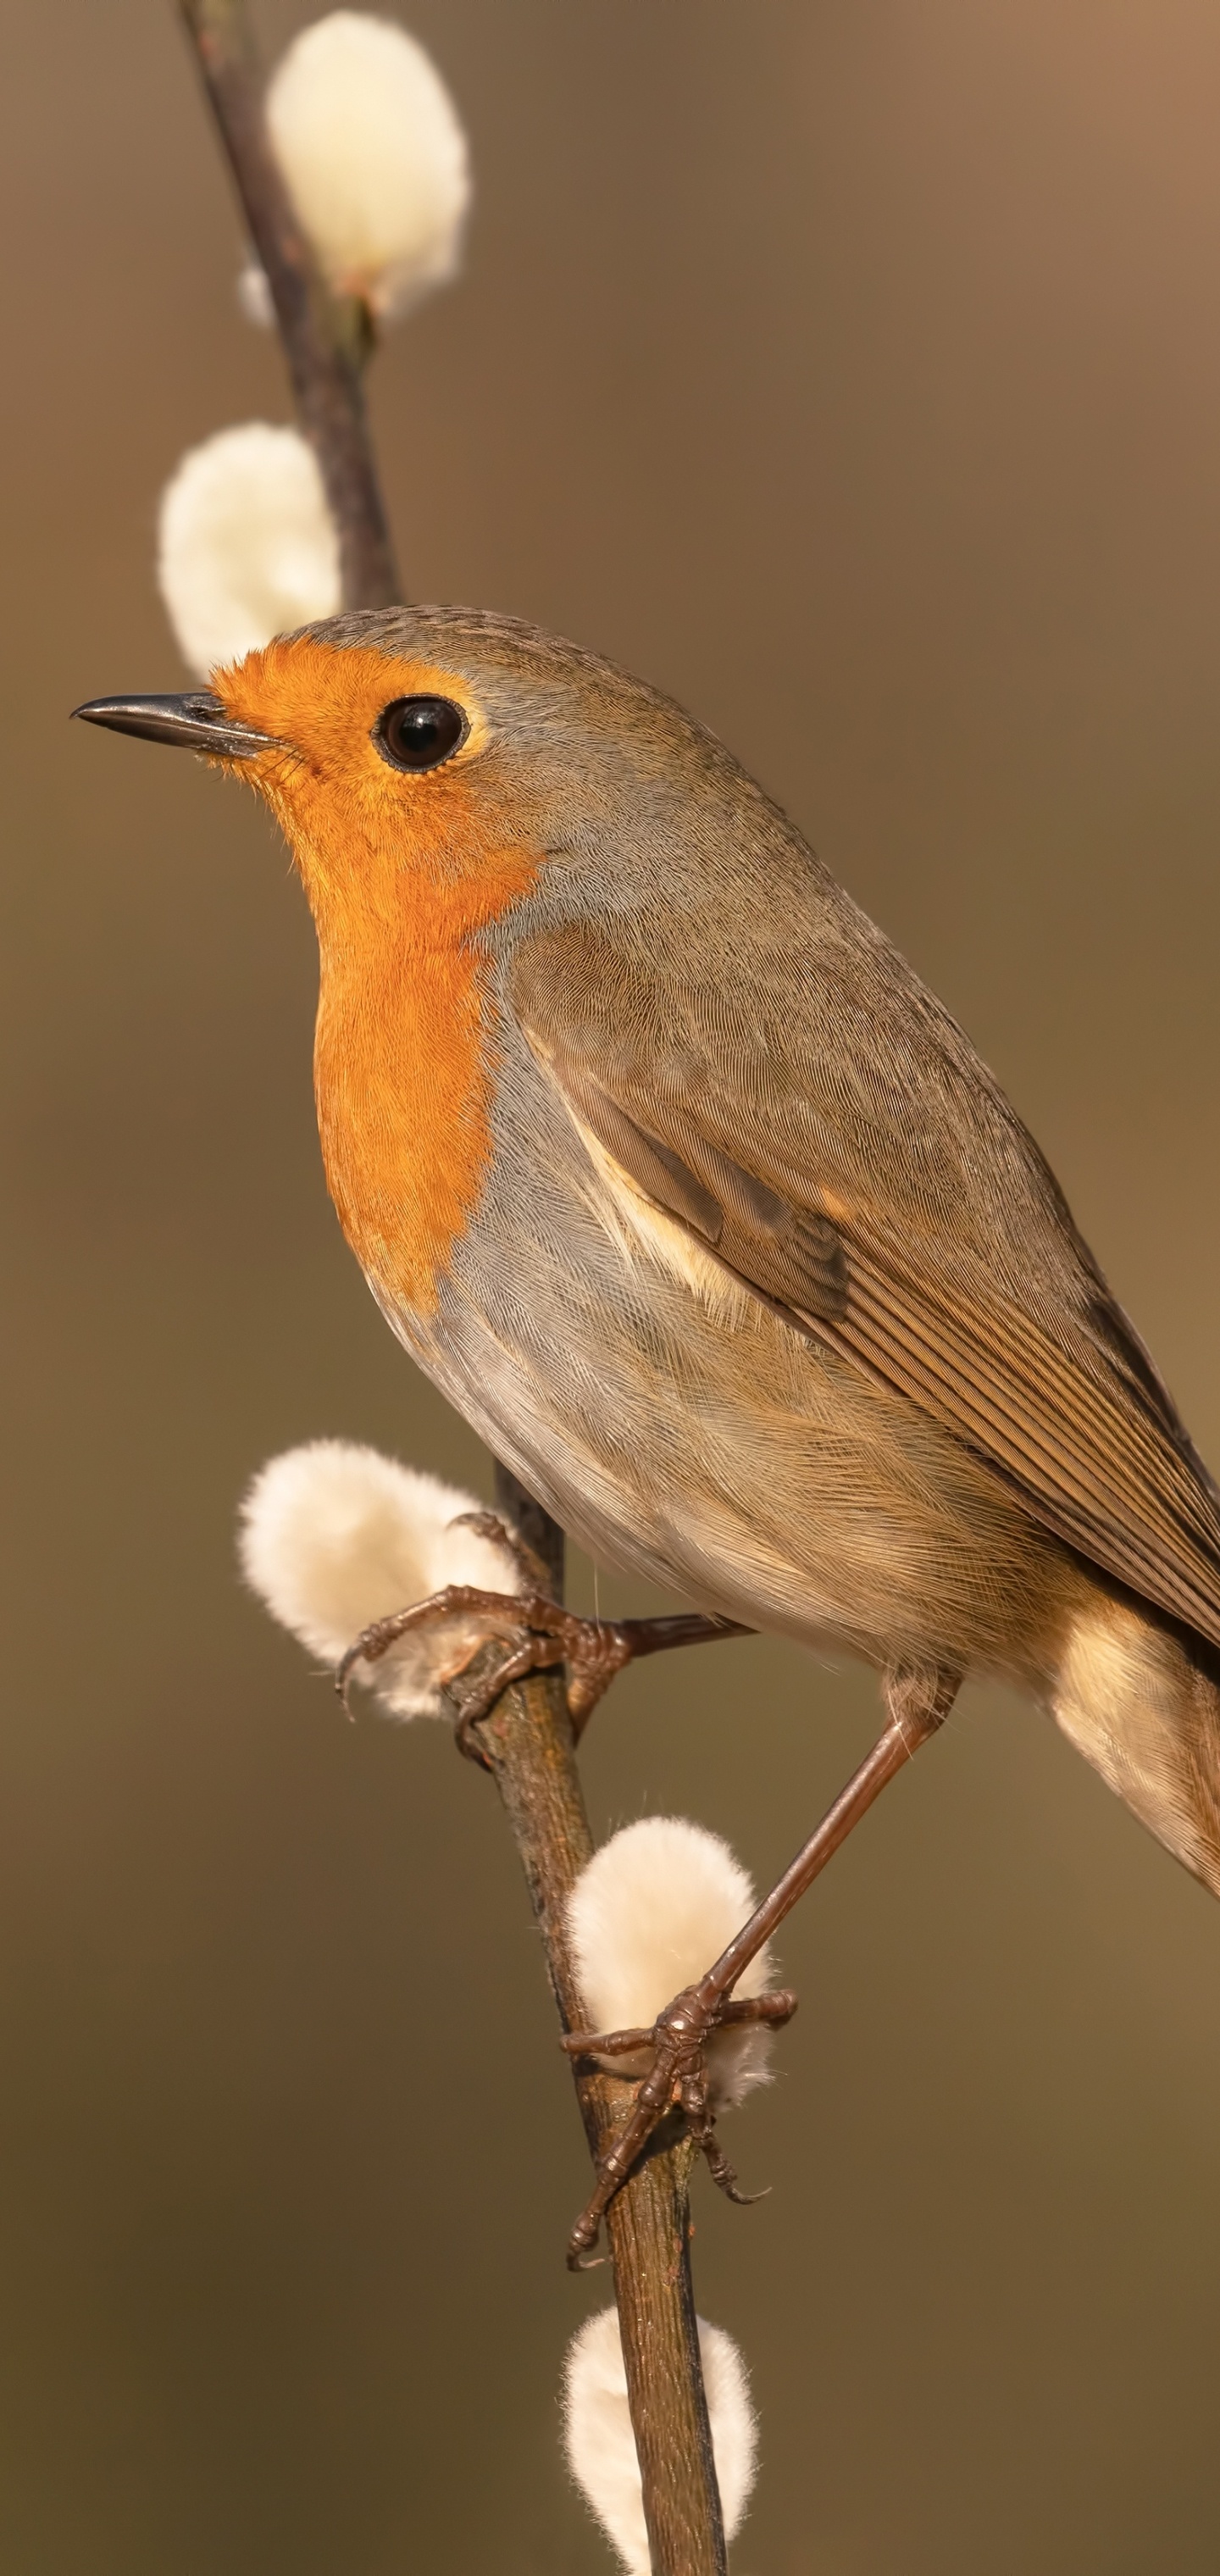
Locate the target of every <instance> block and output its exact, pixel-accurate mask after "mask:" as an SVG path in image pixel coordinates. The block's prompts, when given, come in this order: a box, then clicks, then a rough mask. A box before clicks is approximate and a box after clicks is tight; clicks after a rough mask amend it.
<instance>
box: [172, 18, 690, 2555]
mask: <svg viewBox="0 0 1220 2576" xmlns="http://www.w3.org/2000/svg"><path fill="white" fill-rule="evenodd" d="M179 6H180V8H181V11H182V15H183V18H184V19H185V22H186V26H187V29H188V32H189V35H190V38H191V42H192V44H193V46H194V49H195V52H196V55H197V57H198V60H199V64H200V68H201V71H202V74H203V79H204V83H205V86H206V89H207V93H208V97H209V100H210V102H211V107H212V112H213V114H214V116H215V119H216V123H217V126H218V127H219V130H220V135H221V139H222V141H223V144H224V148H225V151H226V153H227V155H228V159H229V162H230V164H231V166H232V170H233V174H234V177H235V179H236V182H237V190H238V195H239V196H240V198H241V202H242V206H243V209H244V212H245V216H246V221H247V224H248V226H249V229H250V235H251V239H252V241H253V244H254V248H255V250H256V251H257V253H258V256H259V258H260V260H261V262H262V265H263V268H264V269H265V271H266V274H267V280H268V284H269V286H270V289H271V295H272V300H273V303H274V306H275V313H276V320H277V323H278V326H279V333H280V338H281V341H282V343H283V347H284V353H285V356H286V358H287V361H288V369H289V373H290V375H291V378H292V386H293V392H294V395H295V398H296V405H297V412H298V415H299V418H300V422H301V427H302V429H303V430H304V432H305V434H306V436H307V437H308V439H309V441H310V443H311V445H312V447H313V450H314V453H315V455H316V456H317V459H318V463H319V466H320V469H321V473H322V479H323V482H324V485H325V488H326V495H327V500H328V502H329V504H330V509H331V512H332V515H333V517H334V520H335V524H336V527H337V528H338V531H339V542H340V560H341V564H342V577H343V599H344V605H345V607H348V608H382V607H386V606H389V605H391V604H392V603H393V602H394V601H395V600H398V599H400V598H401V597H402V591H401V589H400V587H399V582H398V575H397V573H396V571H395V566H394V557H393V551H392V548H391V544H390V537H389V531H388V527H387V524H386V517H385V511H384V508H383V505H382V500H381V493H380V489H379V486H378V480H377V470H376V464H375V461H374V457H373V450H372V445H371V441H370V438H369V430H368V421H367V416H366V412H365V405H364V391H363V382H362V369H363V365H364V362H365V360H366V358H367V357H368V355H369V352H370V349H371V346H372V334H371V329H370V325H369V318H368V315H367V312H366V311H365V308H364V307H363V305H361V304H359V303H356V302H355V301H353V300H352V299H350V298H349V299H343V298H339V297H336V296H334V295H332V294H331V293H330V291H329V289H328V287H327V286H326V284H325V282H324V280H323V279H322V277H321V276H320V275H319V272H318V268H317V263H316V262H315V260H314V258H313V254H312V252H311V250H310V248H309V244H308V243H307V241H306V240H305V237H304V235H303V233H302V231H301V228H300V225H299V224H298V222H297V219H296V216H295V214H294V212H293V209H292V205H291V202H290V199H289V197H288V192H287V190H286V188H285V186H284V182H283V180H282V178H281V177H280V173H279V171H278V169H277V168H276V165H275V162H274V160H273V159H272V155H271V152H270V149H269V146H268V143H267V139H266V133H265V129H264V125H263V115H262V81H261V77H260V73H259V67H258V62H257V59H256V56H255V52H254V47H253V42H252V39H251V35H250V30H249V24H248V19H247V15H246V9H245V5H244V0H179ZM496 1501H497V1507H498V1508H499V1509H500V1510H501V1511H502V1512H503V1513H504V1514H505V1515H506V1517H508V1518H510V1519H511V1520H513V1521H514V1522H515V1523H516V1526H517V1527H518V1529H519V1530H520V1531H521V1534H522V1536H523V1537H524V1538H525V1539H527V1540H528V1542H529V1544H530V1545H531V1546H532V1547H533V1549H534V1551H535V1553H536V1555H538V1556H539V1557H540V1558H541V1560H542V1562H543V1564H544V1565H545V1567H546V1569H547V1572H548V1575H549V1576H550V1579H551V1584H552V1588H553V1590H554V1594H555V1598H556V1600H559V1599H560V1598H561V1597H562V1591H563V1552H564V1542H563V1532H562V1530H561V1529H559V1527H558V1526H557V1524H556V1523H555V1522H554V1521H553V1520H551V1519H550V1518H549V1516H548V1514H547V1513H545V1512H544V1511H543V1510H542V1508H541V1506H540V1505H539V1504H537V1503H536V1502H535V1501H534V1500H533V1497H532V1496H531V1495H529V1494H528V1493H527V1492H526V1491H525V1488H524V1487H523V1486H522V1485H520V1484H518V1483H517V1480H516V1479H515V1477H512V1476H510V1475H509V1473H508V1471H507V1470H506V1469H505V1468H503V1467H500V1466H497V1468H496ZM479 1732H480V1735H481V1738H482V1740H483V1744H484V1748H485V1750H486V1753H487V1757H488V1760H489V1762H490V1765H491V1768H492V1770H493V1772H494V1775H495V1778H496V1782H497V1785H498V1787H499V1791H500V1796H501V1798H502V1800H503V1803H504V1808H505V1812H506V1814H507V1816H508V1820H509V1823H510V1825H511V1827H512V1830H513V1834H514V1837H515V1839H516V1843H517V1849H518V1851H519V1853H520V1855H521V1861H522V1866H523V1868H524V1871H525V1878H526V1885H527V1887H528V1889H529V1894H530V1901H531V1903H532V1905H533V1909H534V1915H535V1919H536V1921H537V1924H538V1928H539V1931H540V1932H541V1935H542V1942H543V1948H544V1951H545V1954H546V1962H547V1969H548V1973H549V1975H550V1980H551V1987H552V1991H553V1993H554V1996H555V2001H556V2004H557V2005H558V2008H559V2013H560V2018H561V2020H562V2023H563V2027H564V2029H565V2030H573V2029H579V2028H580V2027H581V2026H582V2024H583V2021H584V2010H583V2006H582V2004H581V2001H580V1997H579V1994H578V1992H577V1988H576V1983H575V1978H574V1976H573V1972H572V1962H571V1958H570V1955H569V1951H568V1945H567V1934H566V1920H565V1908H566V1903H567V1898H568V1895H569V1893H570V1890H571V1887H572V1884H573V1881H574V1879H575V1878H576V1877H577V1875H578V1873H579V1871H580V1870H581V1869H582V1868H583V1867H584V1864H585V1862H586V1861H587V1860H588V1859H589V1858H590V1856H591V1854H592V1850H593V1838H592V1835H591V1833H590V1830H589V1821H588V1817H587V1816H586V1813H585V1807H584V1800H583V1797H582V1795H581V1788H580V1778H579V1774H578V1772H577V1768H576V1758H575V1748H574V1744H573V1737H572V1728H571V1722H570V1720H569V1717H568V1711H567V1703H566V1699H565V1696H564V1689H563V1683H562V1680H561V1679H560V1678H559V1677H558V1676H555V1675H546V1676H540V1677H539V1678H538V1679H537V1680H534V1681H530V1682H526V1683H523V1684H519V1685H516V1686H514V1687H513V1688H511V1689H509V1690H506V1691H504V1692H503V1693H502V1694H501V1696H500V1698H499V1700H498V1701H497V1702H496V1705H495V1707H494V1708H493V1709H492V1710H491V1712H490V1714H489V1716H488V1717H487V1718H485V1719H484V1721H483V1723H482V1726H481V1728H480V1730H479ZM575 2077H576V2090H577V2095H578V2098H579V2101H580V2108H581V2114H582V2117H583V2119H584V2124H585V2132H586V2135H587V2137H588V2140H589V2146H590V2150H591V2152H592V2153H593V2155H594V2156H595V2157H596V2155H597V2154H598V2152H599V2150H600V2147H601V2145H602V2142H603V2141H604V2140H605V2139H607V2138H608V2136H609V2134H610V2132H611V2130H612V2128H613V2127H614V2126H615V2125H616V2123H617V2122H618V2121H619V2120H621V2119H622V2118H623V2117H624V2116H625V2115H626V2112H627V2111H628V2110H629V2109H630V2106H631V2101H632V2098H633V2089H634V2088H633V2087H632V2086H631V2085H630V2084H629V2083H624V2082H623V2081H622V2080H621V2079H619V2078H617V2077H613V2076H609V2075H604V2074H601V2073H598V2072H596V2071H595V2070H592V2069H582V2068H581V2067H579V2066H577V2068H576V2069H575ZM691 2157H692V2150H691V2148H690V2147H689V2145H688V2144H687V2143H686V2142H685V2141H684V2140H683V2139H681V2138H678V2139H677V2140H674V2139H672V2138H669V2139H667V2138H666V2137H665V2134H664V2132H663V2131H658V2133H657V2136H656V2139H655V2140H654V2142H653V2147H652V2151H651V2152H650V2153H649V2154H648V2156H647V2157H646V2158H645V2159H644V2160H643V2161H642V2162H641V2165H640V2167H639V2169H638V2170H637V2171H636V2172H635V2173H634V2174H633V2175H632V2176H631V2179H630V2180H629V2182H627V2183H626V2185H625V2186H624V2188H623V2189H622V2191H621V2192H619V2194H618V2195H617V2197H616V2199H615V2200H614V2201H613V2202H612V2204H611V2207H610V2211H609V2214H608V2220H607V2234H608V2237H609V2242H610V2251H611V2257H612V2260H613V2265H614V2288H615V2295H616V2298H617V2301H618V2312H619V2324H620V2329H621V2333H622V2341H623V2355H624V2360H625V2363H626V2370H627V2393H628V2399H629V2402H630V2407H631V2421H632V2425H633V2428H634V2431H635V2439H636V2449H637V2451H638V2454H639V2461H640V2474H641V2479H642V2482H643V2493H644V2512H645V2519H646V2521H647V2525H648V2536H649V2545H650V2550H651V2556H652V2564H653V2571H654V2576H725V2566H726V2561H725V2547H724V2530H723V2523H722V2518H721V2512H720V2498H719V2491H718V2489H717V2485H716V2472H715V2467H714V2464H713V2460H712V2445H711V2434H710V2431H709V2428H708V2415H707V2398H706V2395H705V2391H704V2385H703V2371H702V2367H701V2363H700V2356H699V2338H698V2331H697V2327H696V2322H695V2304H694V2292H693V2288H692V2284H691V2270H690V2241H689V2240H690V2220H689V2214H688V2205H687V2188H688V2183H689V2178H690V2167H691ZM560 2248H561V2230H560V2228H559V2227H558V2226H557V2229H556V2260H557V2261H559V2260H560V2259H562V2258H561V2251H560Z"/></svg>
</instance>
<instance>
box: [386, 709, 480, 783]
mask: <svg viewBox="0 0 1220 2576" xmlns="http://www.w3.org/2000/svg"><path fill="white" fill-rule="evenodd" d="M469 731H470V727H469V725H468V724H467V722H466V716H465V711H464V709H463V708H461V707H455V705H454V703H453V700H452V698H395V699H394V701H393V703H392V705H390V706H388V707H383V708H382V710H381V713H380V715H379V716H378V718H377V722H376V724H375V725H374V727H373V740H374V742H375V743H376V745H377V749H378V751H379V752H380V753H381V757H382V759H383V760H388V761H390V762H391V763H392V764H393V767H394V768H395V769H439V767H440V764H441V762H442V760H448V759H449V757H450V755H451V753H453V752H455V751H456V750H457V748H458V745H459V743H463V742H465V740H466V736H467V734H468V733H469Z"/></svg>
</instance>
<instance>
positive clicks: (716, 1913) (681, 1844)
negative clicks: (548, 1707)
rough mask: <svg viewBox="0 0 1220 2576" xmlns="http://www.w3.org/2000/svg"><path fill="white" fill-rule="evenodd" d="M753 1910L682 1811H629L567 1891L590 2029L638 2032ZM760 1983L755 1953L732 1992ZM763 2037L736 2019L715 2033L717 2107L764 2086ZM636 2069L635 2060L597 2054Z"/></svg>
mask: <svg viewBox="0 0 1220 2576" xmlns="http://www.w3.org/2000/svg"><path fill="white" fill-rule="evenodd" d="M753 1911H754V1889H753V1886H752V1884H751V1881H750V1879H749V1878H748V1876H747V1874H746V1872H745V1870H744V1869H743V1868H742V1866H741V1863H740V1861H738V1860H737V1859H736V1858H735V1856H734V1854H733V1853H732V1852H731V1851H730V1850H729V1847H728V1844H727V1843H726V1842H722V1841H721V1838H720V1836H719V1834H710V1833H708V1832H706V1830H705V1829H704V1827H703V1826H702V1825H695V1824H692V1823H690V1821H689V1820H688V1819H687V1818H686V1817H685V1816H641V1817H640V1819H639V1820H638V1822H637V1823H635V1824H633V1825H625V1826H624V1827H623V1829H622V1832H621V1833H617V1834H614V1835H612V1837H611V1839H610V1841H609V1842H608V1843H603V1845H602V1848H601V1850H600V1851H598V1852H595V1853H594V1855H593V1858H592V1860H591V1861H589V1862H587V1863H586V1865H585V1867H584V1869H583V1870H582V1871H581V1874H580V1876H579V1878H578V1879H577V1881H576V1884H575V1886H574V1888H573V1890H572V1893H571V1896H570V1897H569V1899H568V1928H569V1933H570V1937H571V1942H572V1954H573V1958H574V1961H575V1965H576V1973H577V1976H578V1979H579V1982H580V1990H581V1994H582V1996H583V1998H584V2004H585V2009H586V2012H587V2014H588V2026H589V2028H590V2029H592V2030H605V2031H610V2030H635V2029H647V2028H648V2027H650V2026H651V2024H652V2022H653V2021H654V2020H655V2019H656V2016H657V2014H658V2013H659V2012H660V2011H662V2010H663V2008H664V2006H665V2005H666V2004H667V2003H670V2002H672V2000H673V1997H674V1996H675V1995H676V1994H678V1993H679V1992H680V1991H681V1989H682V1987H683V1986H688V1985H693V1984H694V1982H695V1979H696V1978H698V1977H701V1976H702V1975H703V1973H704V1971H705V1969H707V1968H710V1967H711V1966H712V1963H713V1961H714V1960H716V1959H718V1958H719V1956H720V1953H721V1951H722V1950H725V1949H727V1947H728V1944H729V1942H730V1941H731V1940H732V1939H733V1936H734V1934H735V1933H736V1932H739V1931H740V1930H741V1926H742V1924H743V1923H744V1922H745V1921H746V1920H747V1918H748V1917H749V1916H750V1915H751V1914H752V1913H753ZM771 1979H772V1960H771V1956H770V1952H769V1951H768V1950H766V1949H763V1950H761V1951H760V1952H759V1954H758V1957H757V1958H756V1959H752V1960H751V1962H750V1965H749V1967H748V1968H747V1969H746V1970H745V1971H744V1973H743V1974H742V1976H741V1977H740V1978H739V1980H738V1983H737V1985H736V1987H735V1988H734V1992H735V1993H736V1994H738V1995H742V1996H745V1995H760V1994H762V1993H763V1992H764V1991H765V1989H766V1988H767V1986H768V1985H769V1984H770V1983H771ZM770 2047H771V2035H770V2033H769V2031H768V2030H767V2029H766V2028H765V2026H760V2025H759V2024H757V2023H749V2022H746V2023H743V2024H740V2025H739V2026H738V2027H736V2028H730V2029H728V2030H720V2031H717V2032H716V2033H715V2034H714V2036H713V2038H712V2040H711V2042H710V2044H709V2047H708V2061H707V2062H708V2073H709V2075H710V2077H711V2090H712V2099H713V2103H714V2105H715V2106H716V2107H717V2108H720V2107H723V2106H724V2105H725V2104H727V2103H732V2102H740V2101H741V2100H742V2099H743V2097H744V2096H745V2094H747V2093H749V2092H752V2091H753V2089H754V2087H755V2085H758V2084H765V2083H766V2082H767V2080H768V2078H767V2060H768V2056H769V2053H770ZM606 2063H607V2065H613V2067H614V2069H615V2071H616V2072H617V2073H618V2074H620V2075H633V2074H638V2075H642V2074H643V2073H644V2072H645V2071H646V2067H647V2063H648V2060H647V2059H646V2058H645V2057H640V2058H639V2059H636V2058H634V2057H616V2058H614V2059H613V2060H611V2059H609V2058H608V2059H607V2060H606Z"/></svg>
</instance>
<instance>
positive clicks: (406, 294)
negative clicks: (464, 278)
mask: <svg viewBox="0 0 1220 2576" xmlns="http://www.w3.org/2000/svg"><path fill="white" fill-rule="evenodd" d="M266 116H267V132H268V135H269V137H270V141H271V147H272V150H273V152H274V154H275V157H276V160H277V161H278V163H279V166H280V169H281V171H282V172H283V175H284V178H285V180H286V182H287V186H288V191H289V194H290V196H291V198H292V201H293V205H294V206H295V209H296V212H297V215H298V217H299V219H300V222H301V224H302V225H303V227H304V230H305V232H306V233H307V234H308V236H309V240H310V242H311V244H312V246H313V249H314V252H315V254H316V256H317V258H318V260H319V261H320V263H321V266H322V269H323V271H324V274H325V276H326V278H327V280H328V282H329V283H330V285H331V286H332V287H333V288H334V289H335V291H336V292H337V293H339V294H343V295H358V296H360V297H361V298H362V300H363V301H364V302H365V303H366V304H367V305H368V306H369V308H370V310H371V311H372V312H373V313H374V314H376V316H377V318H378V319H379V320H380V321H391V320H394V319H396V318H398V317H399V316H400V315H401V314H403V313H407V312H409V311H410V309H411V307H412V305H414V304H417V303H418V302H419V300H420V298H421V296H424V295H427V294H428V293H429V292H430V291H431V289H432V288H433V287H436V286H443V285H444V284H445V283H446V282H447V280H448V279H449V278H451V277H452V276H453V274H454V272H455V270H456V268H457V265H458V260H459V257H460V254H461V242H462V228H463V225H464V223H465V219H466V214H467V210H468V208H469V204H470V166H469V156H468V153H467V149H466V137H465V135H464V133H463V131H462V127H461V124H460V122H459V119H458V115H457V110H456V108H455V107H454V104H453V101H452V99H451V98H450V95H449V92H448V90H447V89H446V87H445V84H444V82H443V81H442V79H441V76H440V74H439V72H438V71H437V69H436V66H435V64H434V63H433V62H432V61H431V59H430V57H429V56H428V55H427V54H426V53H425V51H424V48H423V46H422V45H420V44H417V43H416V40H415V38H414V37H413V36H409V35H408V34H407V33H406V31H405V29H404V28H402V27H396V26H393V25H391V24H390V23H389V22H388V21H387V20H386V19H384V18H370V17H366V16H365V15H364V14H363V12H361V11H359V10H355V9H336V10H335V11H334V12H333V13H332V14H331V16H329V17H327V18H320V19H318V21H317V22H316V24H315V25H314V26H312V27H306V28H305V29H304V30H303V31H302V33H301V34H300V35H299V36H298V37H297V38H296V39H295V41H294V42H293V43H292V44H291V45H290V46H289V48H288V51H287V53H286V54H285V55H284V57H283V60H282V61H281V63H280V64H279V65H278V67H277V69H276V71H275V74H274V76H273V78H272V81H271V84H270V87H269V89H268V92H267V103H266ZM241 294H242V301H243V304H244V305H245V308H246V311H247V312H248V313H249V314H250V315H251V317H252V318H253V319H255V320H258V321H262V320H268V321H269V320H270V318H271V315H270V303H269V298H268V296H267V291H266V280H265V279H264V278H263V276H262V272H261V270H258V269H248V270H247V271H246V273H245V277H244V278H243V280H242V285H241Z"/></svg>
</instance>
